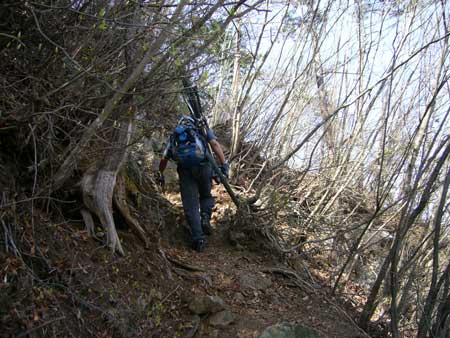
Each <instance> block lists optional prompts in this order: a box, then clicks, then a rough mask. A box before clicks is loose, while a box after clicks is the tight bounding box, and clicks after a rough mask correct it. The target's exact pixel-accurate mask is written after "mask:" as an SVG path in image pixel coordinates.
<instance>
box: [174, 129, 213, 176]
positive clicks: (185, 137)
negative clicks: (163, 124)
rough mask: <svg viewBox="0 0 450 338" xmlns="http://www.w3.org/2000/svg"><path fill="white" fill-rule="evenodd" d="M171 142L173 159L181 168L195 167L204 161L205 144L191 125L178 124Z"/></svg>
mask: <svg viewBox="0 0 450 338" xmlns="http://www.w3.org/2000/svg"><path fill="white" fill-rule="evenodd" d="M171 142H172V155H173V158H174V160H175V161H176V162H177V163H178V164H179V165H181V166H182V167H183V168H190V167H194V166H197V165H199V164H200V163H201V162H203V161H204V160H205V159H206V146H205V142H204V141H203V137H202V136H201V135H200V134H199V131H198V129H197V128H196V127H195V126H193V125H190V124H178V125H177V126H176V128H175V130H174V132H173V134H172V136H171Z"/></svg>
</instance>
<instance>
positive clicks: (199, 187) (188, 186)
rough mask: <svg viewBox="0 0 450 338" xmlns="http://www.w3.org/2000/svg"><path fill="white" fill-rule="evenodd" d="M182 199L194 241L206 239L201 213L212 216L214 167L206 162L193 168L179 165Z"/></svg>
mask: <svg viewBox="0 0 450 338" xmlns="http://www.w3.org/2000/svg"><path fill="white" fill-rule="evenodd" d="M178 177H179V180H180V191H181V200H182V202H183V209H184V214H185V215H186V218H187V221H188V223H189V226H190V228H191V232H192V240H193V241H194V242H196V241H198V240H199V239H204V238H205V235H204V234H203V230H202V226H201V216H200V213H206V214H208V216H211V212H212V208H213V207H214V198H213V196H212V195H211V186H212V182H211V178H212V167H211V164H210V163H205V164H202V165H200V166H196V167H192V168H182V167H180V166H178Z"/></svg>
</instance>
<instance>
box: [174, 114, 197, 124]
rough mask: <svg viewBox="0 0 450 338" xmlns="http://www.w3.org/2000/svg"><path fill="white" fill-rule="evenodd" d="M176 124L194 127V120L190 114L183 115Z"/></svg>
mask: <svg viewBox="0 0 450 338" xmlns="http://www.w3.org/2000/svg"><path fill="white" fill-rule="evenodd" d="M178 125H181V126H186V127H195V120H194V119H193V118H192V117H190V116H187V115H183V116H182V117H181V119H180V120H179V121H178Z"/></svg>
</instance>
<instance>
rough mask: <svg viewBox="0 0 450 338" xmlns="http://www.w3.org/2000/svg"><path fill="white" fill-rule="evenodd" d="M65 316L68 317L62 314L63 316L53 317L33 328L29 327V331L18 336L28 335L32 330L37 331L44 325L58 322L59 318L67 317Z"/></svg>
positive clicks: (18, 337)
mask: <svg viewBox="0 0 450 338" xmlns="http://www.w3.org/2000/svg"><path fill="white" fill-rule="evenodd" d="M65 318H66V316H61V317H58V318H55V319H53V320H49V321H48V322H45V323H42V324H41V325H39V326H36V327H33V328H31V329H29V330H28V331H26V332H23V333H21V334H19V335H18V336H16V338H21V337H25V336H28V335H29V334H30V333H31V332H34V331H36V330H39V329H41V328H43V327H45V326H47V325H50V324H52V323H54V322H57V321H59V320H62V319H65Z"/></svg>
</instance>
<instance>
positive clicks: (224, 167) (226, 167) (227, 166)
mask: <svg viewBox="0 0 450 338" xmlns="http://www.w3.org/2000/svg"><path fill="white" fill-rule="evenodd" d="M219 169H220V171H221V172H222V174H223V176H225V177H226V178H228V176H229V174H230V164H229V163H228V162H225V163H224V164H221V165H219Z"/></svg>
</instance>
